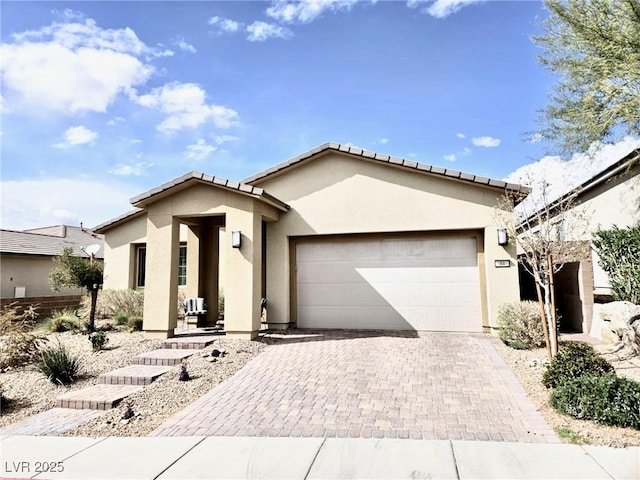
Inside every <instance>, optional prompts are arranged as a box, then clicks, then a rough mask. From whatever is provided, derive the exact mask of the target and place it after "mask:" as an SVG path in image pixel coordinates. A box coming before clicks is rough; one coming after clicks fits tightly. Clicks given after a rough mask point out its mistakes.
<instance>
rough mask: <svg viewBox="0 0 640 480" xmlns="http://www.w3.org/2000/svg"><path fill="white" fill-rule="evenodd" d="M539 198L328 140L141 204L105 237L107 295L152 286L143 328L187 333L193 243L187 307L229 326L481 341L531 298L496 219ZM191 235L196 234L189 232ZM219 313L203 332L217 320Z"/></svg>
mask: <svg viewBox="0 0 640 480" xmlns="http://www.w3.org/2000/svg"><path fill="white" fill-rule="evenodd" d="M527 192H528V189H526V188H524V187H521V186H519V185H514V184H509V183H505V182H502V181H498V180H491V179H488V178H482V177H478V176H475V175H470V174H466V173H460V172H457V171H453V170H449V169H444V168H438V167H432V166H429V165H423V164H419V163H416V162H413V161H409V160H403V159H400V158H395V157H389V156H387V155H381V154H378V153H373V152H368V151H363V150H361V149H358V148H355V147H349V146H346V145H340V144H335V143H327V144H324V145H322V146H320V147H318V148H315V149H313V150H311V151H309V152H306V153H303V154H301V155H298V156H297V157H295V158H293V159H291V160H289V161H286V162H284V163H281V164H279V165H276V166H274V167H272V168H269V169H267V170H265V171H263V172H261V173H258V174H256V175H254V176H252V177H249V178H247V179H245V180H244V181H243V182H240V183H239V182H232V181H229V180H225V179H222V178H219V177H214V176H211V175H206V174H202V173H197V172H191V173H188V174H186V175H184V176H182V177H179V178H177V179H175V180H173V181H171V182H168V183H166V184H163V185H160V186H158V187H156V188H154V189H152V190H150V191H148V192H145V193H143V194H141V195H139V196H137V197H135V198H133V199H132V200H131V203H132V204H133V205H134V207H136V208H137V210H135V211H132V212H129V213H127V214H125V215H122V216H120V217H118V218H115V219H113V220H110V221H108V222H106V223H104V224H102V225H100V226H98V227H96V229H95V231H96V232H98V233H102V234H104V235H105V288H133V287H136V286H140V278H141V277H140V275H141V271H144V275H143V277H144V288H145V307H144V308H145V310H144V326H143V328H144V330H145V331H146V332H147V333H148V334H149V335H152V336H159V337H168V336H171V335H173V332H174V328H175V327H176V321H177V313H176V300H177V295H178V283H179V277H180V274H181V270H180V261H179V259H180V252H181V248H180V246H181V237H182V240H186V249H185V251H184V256H185V257H186V286H185V294H186V296H187V297H204V299H205V301H206V304H207V305H209V306H215V305H217V298H218V291H219V289H220V288H223V289H224V295H225V329H226V331H227V334H228V335H230V336H235V337H241V338H253V337H255V336H256V335H257V333H258V330H259V329H260V328H261V299H262V298H267V299H268V307H267V310H268V312H267V313H268V317H267V323H268V326H269V327H270V328H287V327H290V326H297V327H299V328H356V329H401V330H443V331H470V332H481V331H483V330H489V329H491V328H495V327H496V317H497V311H498V307H499V306H500V305H501V304H503V303H505V302H511V301H517V300H518V296H519V289H518V272H517V268H516V252H515V247H514V246H513V245H511V244H509V245H504V246H501V245H499V244H498V235H497V227H496V223H495V220H494V218H495V209H496V207H497V205H498V201H499V200H500V199H501V198H502V197H503V195H504V194H505V193H510V194H511V195H513V194H516V196H519V197H520V198H522V197H524V196H526V194H527ZM181 226H182V232H183V235H181ZM215 310H216V309H215V308H209V313H208V317H207V318H206V319H205V321H204V323H203V325H213V324H214V323H215V315H216V313H217V312H216V311H215Z"/></svg>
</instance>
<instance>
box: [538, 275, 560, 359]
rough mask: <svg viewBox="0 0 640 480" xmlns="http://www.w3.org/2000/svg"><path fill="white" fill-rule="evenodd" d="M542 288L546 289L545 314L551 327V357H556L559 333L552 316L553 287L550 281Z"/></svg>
mask: <svg viewBox="0 0 640 480" xmlns="http://www.w3.org/2000/svg"><path fill="white" fill-rule="evenodd" d="M542 288H543V289H544V313H545V316H546V317H547V326H548V327H549V340H550V347H551V356H552V357H555V356H556V353H558V331H557V328H556V324H555V322H554V320H553V315H552V314H551V307H552V305H551V291H550V290H551V285H550V284H549V280H548V279H547V280H546V281H545V282H544V286H543V287H542Z"/></svg>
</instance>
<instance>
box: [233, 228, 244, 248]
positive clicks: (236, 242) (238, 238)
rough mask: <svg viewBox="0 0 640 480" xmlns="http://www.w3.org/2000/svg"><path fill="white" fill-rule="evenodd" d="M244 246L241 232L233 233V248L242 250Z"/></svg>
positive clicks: (235, 231)
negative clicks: (241, 247)
mask: <svg viewBox="0 0 640 480" xmlns="http://www.w3.org/2000/svg"><path fill="white" fill-rule="evenodd" d="M241 245H242V232H241V231H240V230H234V231H232V232H231V246H232V247H233V248H240V246H241Z"/></svg>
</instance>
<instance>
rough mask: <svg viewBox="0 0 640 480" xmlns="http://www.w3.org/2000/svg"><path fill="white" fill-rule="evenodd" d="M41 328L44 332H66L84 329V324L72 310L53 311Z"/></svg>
mask: <svg viewBox="0 0 640 480" xmlns="http://www.w3.org/2000/svg"><path fill="white" fill-rule="evenodd" d="M41 328H42V330H44V331H46V332H68V331H75V330H80V329H82V328H84V323H83V322H82V320H80V318H79V317H78V315H77V314H76V312H74V311H73V310H54V311H53V313H52V314H51V316H50V317H49V318H47V319H46V320H45V321H44V323H43V324H42V327H41Z"/></svg>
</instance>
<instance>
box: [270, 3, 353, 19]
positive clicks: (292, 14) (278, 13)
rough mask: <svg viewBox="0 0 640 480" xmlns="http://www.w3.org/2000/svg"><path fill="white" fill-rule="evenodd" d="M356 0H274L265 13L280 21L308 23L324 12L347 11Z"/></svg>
mask: <svg viewBox="0 0 640 480" xmlns="http://www.w3.org/2000/svg"><path fill="white" fill-rule="evenodd" d="M357 1H358V0H297V1H291V0H276V1H274V2H273V5H272V6H271V7H269V8H267V15H268V16H270V17H271V18H273V19H275V20H277V21H279V22H282V23H309V22H312V21H313V20H315V19H316V18H318V17H319V16H320V15H322V14H323V13H324V12H326V11H329V12H338V11H348V10H350V9H351V7H352V6H353V5H354V4H356V3H357Z"/></svg>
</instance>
